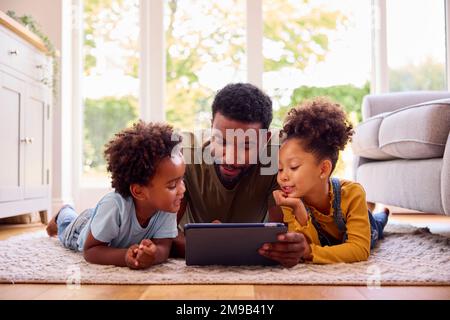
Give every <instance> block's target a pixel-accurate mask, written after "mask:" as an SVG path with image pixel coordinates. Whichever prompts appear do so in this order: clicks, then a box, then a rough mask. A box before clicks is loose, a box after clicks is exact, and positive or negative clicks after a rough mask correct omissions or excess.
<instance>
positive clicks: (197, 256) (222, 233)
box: [184, 222, 287, 265]
mask: <svg viewBox="0 0 450 320" xmlns="http://www.w3.org/2000/svg"><path fill="white" fill-rule="evenodd" d="M184 230H185V237H186V264H187V265H275V264H277V262H276V261H273V260H271V259H267V258H265V257H263V256H261V255H260V254H259V253H258V249H259V248H261V246H262V245H263V244H264V243H271V242H276V241H277V236H278V235H279V234H282V233H286V232H287V227H286V226H285V225H284V224H283V223H272V222H270V223H193V224H192V223H190V224H186V225H185V229H184Z"/></svg>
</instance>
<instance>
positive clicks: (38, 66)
mask: <svg viewBox="0 0 450 320" xmlns="http://www.w3.org/2000/svg"><path fill="white" fill-rule="evenodd" d="M36 69H44V66H43V65H42V64H38V65H37V66H36Z"/></svg>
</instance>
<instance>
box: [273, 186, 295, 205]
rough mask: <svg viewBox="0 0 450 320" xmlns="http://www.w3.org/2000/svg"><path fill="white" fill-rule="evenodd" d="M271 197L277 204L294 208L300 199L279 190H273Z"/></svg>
mask: <svg viewBox="0 0 450 320" xmlns="http://www.w3.org/2000/svg"><path fill="white" fill-rule="evenodd" d="M273 197H274V199H275V203H276V204H277V205H278V206H286V207H290V208H292V209H295V208H297V207H298V206H299V205H300V203H301V200H300V199H299V198H290V197H289V196H288V195H287V194H285V193H284V192H283V191H281V190H275V191H274V192H273Z"/></svg>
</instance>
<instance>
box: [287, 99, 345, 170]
mask: <svg viewBox="0 0 450 320" xmlns="http://www.w3.org/2000/svg"><path fill="white" fill-rule="evenodd" d="M353 133H354V131H353V126H352V124H351V123H350V122H349V121H348V119H347V116H346V114H345V112H344V110H343V109H342V107H341V106H340V105H339V104H337V103H334V102H332V101H331V100H329V99H327V98H324V97H318V98H314V99H312V100H307V101H305V102H303V103H302V104H300V105H299V106H298V107H296V108H293V109H291V110H290V111H289V113H288V115H287V117H286V119H285V121H284V126H283V130H282V134H284V135H285V138H286V139H290V138H298V139H301V140H302V145H303V147H304V148H305V150H306V151H307V152H312V153H314V154H315V155H316V156H317V158H318V159H319V160H323V159H326V158H328V159H330V160H331V163H332V171H333V170H334V168H335V166H336V163H337V161H338V157H339V150H344V148H345V146H346V144H347V143H348V142H349V141H351V137H352V135H353Z"/></svg>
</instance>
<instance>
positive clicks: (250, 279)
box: [0, 224, 450, 287]
mask: <svg viewBox="0 0 450 320" xmlns="http://www.w3.org/2000/svg"><path fill="white" fill-rule="evenodd" d="M386 232H387V233H386V237H385V239H384V240H382V241H381V242H380V243H379V244H378V246H377V247H376V248H375V250H373V252H372V255H371V256H370V258H369V260H368V261H366V262H358V263H353V264H335V265H312V264H299V265H297V266H296V267H294V268H291V269H285V268H282V267H279V266H277V267H258V266H256V267H255V266H252V267H250V266H246V267H221V266H209V267H193V266H186V265H185V263H184V260H179V259H170V260H169V261H168V262H167V263H165V264H162V265H158V266H155V267H152V268H150V269H148V270H143V271H142V270H140V271H137V270H130V269H128V268H119V267H114V266H100V265H93V264H89V263H87V262H85V261H84V259H83V256H82V254H81V253H76V252H72V251H69V250H67V249H65V248H63V247H62V246H61V245H60V243H59V241H58V240H57V239H56V238H49V237H47V236H46V234H45V232H44V231H42V232H37V233H32V234H26V235H21V236H17V237H14V238H10V239H7V240H5V241H0V282H2V283H67V284H75V285H78V284H80V283H81V284H315V285H318V284H326V285H364V286H369V287H370V286H374V287H375V286H379V285H450V238H447V237H444V236H441V235H436V234H431V233H430V232H429V231H428V230H427V229H417V228H414V227H411V226H405V225H395V224H394V225H391V224H389V225H388V226H387V229H386Z"/></svg>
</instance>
